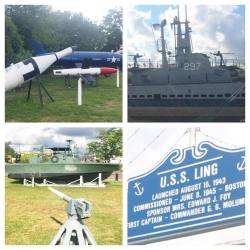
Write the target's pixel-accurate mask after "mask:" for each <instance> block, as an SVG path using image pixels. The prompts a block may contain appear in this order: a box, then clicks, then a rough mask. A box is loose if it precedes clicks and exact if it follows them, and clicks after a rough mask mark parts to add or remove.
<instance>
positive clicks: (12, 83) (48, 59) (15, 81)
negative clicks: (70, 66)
mask: <svg viewBox="0 0 250 250" xmlns="http://www.w3.org/2000/svg"><path fill="white" fill-rule="evenodd" d="M72 52H73V49H72V48H71V47H69V48H66V49H64V50H61V51H59V52H56V53H50V54H45V55H41V56H36V57H31V58H29V59H26V60H24V61H22V62H19V63H16V64H11V65H10V66H9V67H7V68H6V69H5V91H8V90H11V89H14V88H16V87H18V86H20V85H22V84H23V83H24V82H26V81H30V80H32V79H33V78H34V77H36V76H37V75H40V74H42V73H43V72H44V71H46V70H47V69H48V68H49V67H50V66H51V65H52V64H53V63H55V62H56V61H57V60H59V59H61V58H63V57H64V56H67V55H69V54H71V53H72Z"/></svg>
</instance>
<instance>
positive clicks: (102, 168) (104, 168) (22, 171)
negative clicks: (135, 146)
mask: <svg viewBox="0 0 250 250" xmlns="http://www.w3.org/2000/svg"><path fill="white" fill-rule="evenodd" d="M119 169H120V165H119V164H109V163H85V164H83V163H79V164H77V163H74V164H60V163H58V164H56V163H53V164H51V163H42V164H22V163H16V164H6V168H5V171H6V173H7V176H8V177H9V178H11V179H16V180H23V179H25V178H33V177H34V178H35V179H37V180H38V179H47V180H50V181H55V180H75V179H77V178H79V176H83V179H84V181H91V180H93V179H94V178H96V177H98V175H99V173H101V174H102V179H103V180H104V179H106V178H108V177H109V176H110V175H111V174H112V172H113V171H116V170H119Z"/></svg>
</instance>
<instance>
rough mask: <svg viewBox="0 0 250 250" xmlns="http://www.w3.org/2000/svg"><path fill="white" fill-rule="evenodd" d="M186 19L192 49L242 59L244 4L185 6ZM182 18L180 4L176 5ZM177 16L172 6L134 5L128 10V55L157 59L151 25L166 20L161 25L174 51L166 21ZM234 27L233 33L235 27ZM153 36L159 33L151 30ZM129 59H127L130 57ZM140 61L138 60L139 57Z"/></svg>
mask: <svg viewBox="0 0 250 250" xmlns="http://www.w3.org/2000/svg"><path fill="white" fill-rule="evenodd" d="M187 11H188V20H189V21H190V26H191V28H192V33H191V37H192V42H193V45H194V52H202V53H209V52H215V51H218V50H220V51H222V52H232V53H234V54H233V55H234V57H237V58H240V59H242V60H243V61H244V57H245V54H244V53H245V26H244V24H245V6H244V5H224V6H222V5H190V6H189V5H188V6H187ZM180 14H181V20H184V6H183V5H182V6H180ZM176 15H177V10H176V6H174V5H136V6H133V7H132V8H131V9H130V10H129V12H128V51H129V54H134V53H139V54H143V55H144V60H148V58H150V59H151V60H158V59H160V54H159V53H157V52H156V46H155V42H154V36H153V33H152V28H151V25H152V24H153V23H159V22H160V20H162V19H167V26H166V28H165V34H166V40H167V44H168V48H170V49H171V51H174V40H173V31H172V30H171V28H170V23H171V22H172V20H173V17H174V16H176ZM236 27H237V33H235V29H236ZM155 36H156V38H157V36H158V37H159V34H157V33H156V32H155ZM130 59H131V58H130ZM141 60H142V59H141Z"/></svg>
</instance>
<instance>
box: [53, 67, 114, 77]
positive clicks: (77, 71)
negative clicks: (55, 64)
mask: <svg viewBox="0 0 250 250" xmlns="http://www.w3.org/2000/svg"><path fill="white" fill-rule="evenodd" d="M53 72H54V75H56V76H80V75H109V74H113V73H116V72H117V69H115V68H107V67H101V68H88V69H82V68H74V69H55V70H53Z"/></svg>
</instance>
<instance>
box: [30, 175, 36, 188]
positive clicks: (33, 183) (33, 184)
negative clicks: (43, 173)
mask: <svg viewBox="0 0 250 250" xmlns="http://www.w3.org/2000/svg"><path fill="white" fill-rule="evenodd" d="M31 185H32V187H35V178H34V176H33V177H32V178H31Z"/></svg>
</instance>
